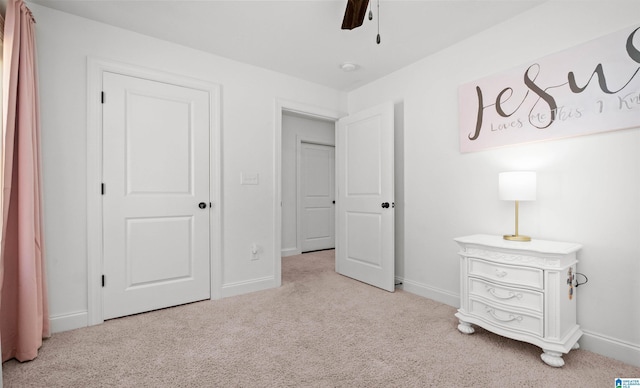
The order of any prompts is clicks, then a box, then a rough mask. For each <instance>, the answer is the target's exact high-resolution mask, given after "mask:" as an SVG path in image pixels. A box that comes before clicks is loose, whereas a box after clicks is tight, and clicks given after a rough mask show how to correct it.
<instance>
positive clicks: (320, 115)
mask: <svg viewBox="0 0 640 388" xmlns="http://www.w3.org/2000/svg"><path fill="white" fill-rule="evenodd" d="M285 111H286V112H291V113H296V114H299V115H303V116H307V117H309V118H316V119H322V120H329V121H334V122H336V123H337V122H338V120H339V119H340V118H341V117H344V116H346V113H343V112H340V111H338V110H333V109H325V108H319V107H317V106H312V105H307V104H304V103H300V102H296V101H290V100H285V99H280V98H276V100H275V112H274V113H275V114H274V115H275V117H274V130H273V133H274V136H273V137H274V139H273V149H274V151H273V155H274V158H273V159H274V163H273V176H274V178H275V182H274V185H273V219H274V221H275V222H274V225H273V227H274V230H273V264H274V266H273V277H274V287H280V286H281V285H282V114H283V112H285ZM334 233H338V231H337V229H336V230H334Z"/></svg>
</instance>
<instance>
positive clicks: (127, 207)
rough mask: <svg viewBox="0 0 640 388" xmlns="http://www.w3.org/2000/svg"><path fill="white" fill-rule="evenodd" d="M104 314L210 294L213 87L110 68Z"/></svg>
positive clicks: (105, 134)
mask: <svg viewBox="0 0 640 388" xmlns="http://www.w3.org/2000/svg"><path fill="white" fill-rule="evenodd" d="M103 90H104V104H103V181H104V189H103V190H104V191H103V194H104V195H103V196H102V198H103V233H104V235H103V244H104V247H103V273H104V288H103V293H102V295H103V317H104V319H109V318H114V317H120V316H125V315H130V314H135V313H140V312H144V311H150V310H154V309H159V308H164V307H169V306H175V305H179V304H183V303H188V302H193V301H197V300H203V299H209V298H210V295H211V291H210V270H209V266H210V258H209V257H210V255H209V249H210V248H209V241H210V238H209V225H210V223H209V217H210V214H209V213H210V202H209V201H210V199H209V187H210V186H209V175H210V172H209V165H210V164H209V152H210V150H209V144H210V142H209V136H210V131H209V128H210V125H209V122H210V120H209V114H210V112H209V110H210V109H209V106H210V105H209V94H208V93H207V92H206V91H202V90H196V89H191V88H187V87H182V86H176V85H171V84H166V83H162V82H156V81H151V80H147V79H142V78H136V77H130V76H124V75H120V74H114V73H108V72H107V73H104V76H103Z"/></svg>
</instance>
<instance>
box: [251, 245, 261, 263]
mask: <svg viewBox="0 0 640 388" xmlns="http://www.w3.org/2000/svg"><path fill="white" fill-rule="evenodd" d="M259 258H260V246H258V245H256V243H253V244H251V248H249V259H250V260H258V259H259Z"/></svg>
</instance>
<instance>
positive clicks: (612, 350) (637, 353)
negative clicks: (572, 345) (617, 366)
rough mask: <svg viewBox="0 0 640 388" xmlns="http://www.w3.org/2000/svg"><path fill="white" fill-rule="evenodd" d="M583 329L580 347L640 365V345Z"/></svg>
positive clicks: (579, 341)
mask: <svg viewBox="0 0 640 388" xmlns="http://www.w3.org/2000/svg"><path fill="white" fill-rule="evenodd" d="M582 331H583V333H584V334H583V335H582V337H581V338H580V339H579V340H578V343H579V344H580V349H584V350H588V351H590V352H594V353H598V354H600V355H603V356H606V357H610V358H614V359H616V360H619V361H622V362H624V363H626V364H630V365H634V366H638V367H640V346H638V345H636V344H631V343H628V342H625V341H621V340H619V339H616V338H611V337H608V336H606V335H602V334H599V333H594V332H591V331H588V330H584V329H583V330H582Z"/></svg>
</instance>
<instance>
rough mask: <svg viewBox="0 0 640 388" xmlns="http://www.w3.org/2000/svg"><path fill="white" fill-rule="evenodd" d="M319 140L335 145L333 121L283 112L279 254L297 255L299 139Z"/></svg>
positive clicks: (298, 252) (298, 250)
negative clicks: (280, 239)
mask: <svg viewBox="0 0 640 388" xmlns="http://www.w3.org/2000/svg"><path fill="white" fill-rule="evenodd" d="M300 140H302V141H306V142H314V141H315V142H319V143H320V144H327V145H335V123H334V122H333V121H326V120H320V119H314V118H309V117H303V116H300V115H296V114H291V113H284V114H283V115H282V255H283V256H289V255H297V254H300V253H301V252H302V247H300V246H298V231H299V229H298V222H297V221H298V199H297V193H298V191H297V168H298V166H297V160H298V151H297V149H298V148H297V147H298V142H299V141H300Z"/></svg>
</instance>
